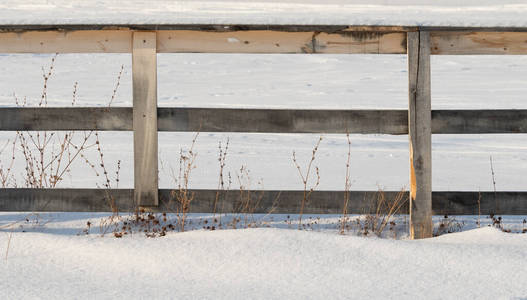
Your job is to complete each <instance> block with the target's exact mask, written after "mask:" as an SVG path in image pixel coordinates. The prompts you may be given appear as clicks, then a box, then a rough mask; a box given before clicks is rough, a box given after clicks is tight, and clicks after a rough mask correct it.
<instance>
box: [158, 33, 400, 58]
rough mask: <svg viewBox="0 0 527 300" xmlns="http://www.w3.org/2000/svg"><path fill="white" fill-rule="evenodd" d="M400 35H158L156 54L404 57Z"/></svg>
mask: <svg viewBox="0 0 527 300" xmlns="http://www.w3.org/2000/svg"><path fill="white" fill-rule="evenodd" d="M405 38H406V36H405V34H404V33H400V32H395V33H393V32H388V33H385V32H363V31H357V32H355V31H340V32H336V33H325V32H309V31H307V32H284V31H271V30H259V31H254V30H253V31H232V32H207V31H192V30H177V31H170V30H167V31H158V45H157V47H158V52H159V53H177V52H207V53H348V54H353V53H390V54H405V53H406V42H405Z"/></svg>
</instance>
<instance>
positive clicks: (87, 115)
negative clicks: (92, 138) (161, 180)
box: [0, 107, 132, 131]
mask: <svg viewBox="0 0 527 300" xmlns="http://www.w3.org/2000/svg"><path fill="white" fill-rule="evenodd" d="M15 130H21V131H23V130H118V131H120V130H132V108H131V107H112V108H102V107H42V108H39V107H20V108H15V107H2V108H0V131H15Z"/></svg>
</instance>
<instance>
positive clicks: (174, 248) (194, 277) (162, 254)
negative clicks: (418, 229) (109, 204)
mask: <svg viewBox="0 0 527 300" xmlns="http://www.w3.org/2000/svg"><path fill="white" fill-rule="evenodd" d="M25 216H26V215H25V214H13V213H2V214H0V226H2V225H5V224H9V223H10V222H15V221H19V220H20V219H23V218H24V217H25ZM103 217H104V215H103V214H73V213H67V214H65V213H50V214H40V215H39V216H38V217H36V216H32V217H30V218H29V222H26V221H22V222H21V223H19V224H16V226H15V229H14V231H15V233H13V234H12V236H11V239H10V247H9V252H8V253H5V249H6V248H5V247H6V244H7V240H8V238H9V235H8V234H7V233H5V232H1V233H0V250H1V251H0V254H1V260H0V287H1V289H0V294H1V295H2V298H3V299H22V298H24V299H35V298H38V299H56V298H60V299H85V298H87V299H116V298H117V299H129V298H139V299H151V298H155V299H284V298H286V299H364V298H371V299H422V298H423V297H426V299H525V297H527V285H525V282H526V281H527V271H526V270H527V260H526V256H527V250H526V249H527V238H526V237H527V235H525V234H506V233H503V232H501V231H499V230H498V229H496V228H493V227H485V224H486V223H488V220H482V225H483V227H482V228H479V229H473V230H470V231H464V232H460V233H451V234H447V235H443V236H440V237H438V238H433V239H427V240H415V241H411V240H404V239H403V240H394V239H389V238H386V239H379V238H375V237H360V236H357V235H355V234H353V233H350V232H347V233H346V235H338V234H337V230H336V229H335V225H336V222H337V218H336V217H329V216H322V217H321V219H320V220H319V221H318V222H319V224H318V225H316V226H315V227H313V229H310V230H303V231H299V230H296V229H294V228H295V225H294V224H293V225H292V226H291V225H288V224H287V223H285V222H283V221H282V220H287V218H286V217H285V216H274V218H273V219H270V218H269V217H267V218H266V217H262V216H260V217H257V218H260V219H265V221H264V222H262V223H261V224H265V226H263V225H262V227H261V228H251V229H236V230H232V229H227V230H220V231H218V230H216V231H208V230H196V231H190V232H185V233H168V234H167V235H166V236H164V237H161V238H146V237H145V236H144V235H142V234H136V235H133V236H127V237H125V238H121V239H116V238H113V237H112V235H111V234H110V235H106V237H101V236H100V231H99V228H98V227H97V226H96V225H95V224H97V221H98V220H99V219H101V218H103ZM293 217H294V216H293ZM311 217H313V218H316V216H311ZM202 218H203V219H204V218H206V216H203V215H202V216H199V215H195V216H193V221H194V224H196V227H198V226H201V225H203V222H201V221H199V220H202ZM209 219H210V218H209ZM305 219H306V220H307V219H308V216H305ZM435 220H436V223H437V220H438V219H437V218H436V219H435ZM458 220H459V221H460V222H466V225H467V228H474V227H475V225H474V219H473V218H469V217H465V218H458ZM87 221H90V222H92V224H94V225H93V226H92V228H91V230H90V234H89V235H86V234H85V233H84V232H83V230H85V229H86V222H87ZM198 222H201V223H200V225H198ZM506 222H511V223H518V219H517V218H516V219H515V218H512V219H508V220H507V219H506ZM267 226H270V228H269V227H267ZM291 227H292V229H291ZM21 231H26V232H24V233H22V232H21ZM6 254H7V255H8V256H7V258H5V255H6Z"/></svg>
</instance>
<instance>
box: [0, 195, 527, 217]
mask: <svg viewBox="0 0 527 300" xmlns="http://www.w3.org/2000/svg"><path fill="white" fill-rule="evenodd" d="M174 192H176V193H177V190H170V189H160V190H159V206H157V207H155V206H153V207H148V208H147V209H148V211H154V212H176V211H177V206H178V202H177V201H176V199H175V196H174ZM189 192H190V193H195V200H193V202H192V204H191V206H190V212H191V213H212V212H213V211H214V207H215V205H214V204H215V202H216V199H217V193H219V195H220V197H219V198H218V201H217V203H216V204H217V205H216V207H217V209H216V212H217V213H239V212H241V211H242V209H241V206H242V202H241V200H240V191H239V190H229V191H220V192H218V191H217V190H189ZM133 193H134V190H133V189H110V190H106V189H30V188H23V189H0V211H72V212H111V211H112V206H111V205H110V201H109V199H110V198H112V199H113V201H114V202H113V205H114V206H115V207H117V208H118V209H119V211H122V212H131V211H134V209H135V208H136V206H135V205H134V200H133ZM248 193H250V194H251V203H250V204H249V207H251V212H253V213H280V214H297V213H299V208H300V202H301V200H302V199H303V193H304V192H303V191H262V190H255V191H243V195H244V196H243V199H244V200H246V199H247V194H248ZM382 193H384V196H385V197H386V199H388V200H390V199H394V198H395V197H396V195H397V194H398V193H399V192H396V191H386V192H382ZM378 195H379V192H373V191H351V192H350V194H349V197H350V200H349V205H348V213H353V214H363V213H370V212H375V208H376V207H375V202H374V200H375V199H376V197H378ZM344 197H345V192H344V191H314V192H313V193H312V194H311V196H310V198H309V200H308V201H307V203H306V206H305V207H304V213H307V214H341V213H342V208H343V203H344ZM405 198H406V199H407V198H408V193H406V192H405ZM478 199H479V204H478ZM432 209H433V212H434V214H437V215H478V214H482V215H489V214H506V215H525V214H527V192H496V193H494V192H481V193H479V192H433V193H432ZM407 210H408V202H406V204H405V205H404V206H402V207H401V211H402V212H404V211H407Z"/></svg>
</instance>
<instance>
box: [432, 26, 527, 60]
mask: <svg viewBox="0 0 527 300" xmlns="http://www.w3.org/2000/svg"><path fill="white" fill-rule="evenodd" d="M431 39H432V54H443V55H476V54H521V55H526V54H527V32H450V31H445V32H433V33H431Z"/></svg>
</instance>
